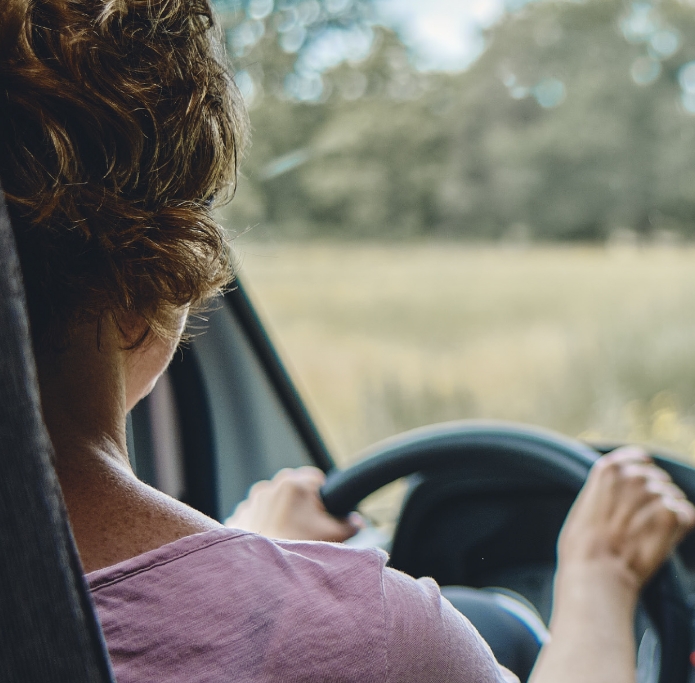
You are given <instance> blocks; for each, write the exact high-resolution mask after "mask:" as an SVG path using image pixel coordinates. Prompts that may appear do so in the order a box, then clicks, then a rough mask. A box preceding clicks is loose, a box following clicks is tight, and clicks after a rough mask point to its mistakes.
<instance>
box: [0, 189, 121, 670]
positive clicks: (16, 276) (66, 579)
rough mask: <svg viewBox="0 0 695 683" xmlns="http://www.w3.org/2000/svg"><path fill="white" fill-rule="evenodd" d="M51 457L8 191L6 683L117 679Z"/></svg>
mask: <svg viewBox="0 0 695 683" xmlns="http://www.w3.org/2000/svg"><path fill="white" fill-rule="evenodd" d="M51 453H52V447H51V443H50V440H49V437H48V433H47V431H46V428H45V426H44V424H43V421H42V418H41V410H40V402H39V391H38V385H37V380H36V370H35V367H34V360H33V353H32V348H31V342H30V337H29V326H28V317H27V311H26V303H25V297H24V290H23V285H22V277H21V271H20V267H19V260H18V257H17V253H16V248H15V240H14V234H13V232H12V228H11V224H10V217H9V214H8V211H7V206H6V204H5V200H4V195H3V193H2V188H0V462H1V463H2V472H1V474H0V680H2V681H8V682H10V681H11V682H14V681H17V682H18V683H19V682H21V683H83V682H84V683H87V682H90V683H106V682H107V681H114V678H113V674H112V671H111V666H110V664H109V659H108V655H107V653H106V648H105V646H104V641H103V638H102V635H101V630H100V627H99V623H98V621H97V619H96V616H95V614H94V610H93V608H92V604H91V601H90V597H89V593H88V591H87V588H86V584H85V582H84V579H83V575H82V570H81V567H80V562H79V559H78V555H77V551H76V548H75V544H74V541H73V539H72V534H71V532H70V527H69V525H68V521H67V515H66V512H65V508H64V504H63V501H62V496H61V493H60V488H59V486H58V481H57V478H56V474H55V471H54V470H53V466H52V464H51Z"/></svg>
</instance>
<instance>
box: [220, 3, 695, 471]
mask: <svg viewBox="0 0 695 683" xmlns="http://www.w3.org/2000/svg"><path fill="white" fill-rule="evenodd" d="M454 5H455V7H454ZM218 7H219V10H220V12H221V17H222V21H223V23H224V26H225V27H226V30H227V43H228V48H229V50H230V53H231V56H232V59H233V61H234V64H235V66H236V68H237V70H238V73H237V81H238V83H239V86H240V87H241V88H242V90H243V92H244V94H245V97H246V99H247V102H248V104H249V107H250V110H251V122H252V126H253V129H254V133H253V135H254V137H253V145H252V147H251V150H250V152H249V154H248V158H247V159H246V160H245V162H244V165H243V171H244V177H243V179H242V180H241V182H240V185H239V188H238V192H237V197H236V198H235V199H234V201H233V202H232V203H231V204H230V205H229V206H228V207H226V208H224V209H222V214H223V217H224V220H225V221H226V225H227V226H228V227H229V229H230V230H232V231H233V232H234V234H236V235H237V237H236V242H235V244H236V249H237V254H238V258H239V265H240V268H239V272H240V275H241V277H242V279H243V280H244V282H245V284H246V285H247V287H248V289H249V290H250V292H251V294H252V296H253V299H254V302H255V303H256V305H257V306H258V308H259V310H260V312H261V314H262V316H263V318H264V320H265V322H266V324H267V326H268V328H269V330H270V333H271V335H272V337H273V339H274V340H275V342H276V343H277V345H278V347H279V350H280V352H281V354H282V355H283V358H284V359H285V361H286V363H287V365H288V367H289V369H290V371H291V372H292V374H293V375H294V377H295V379H296V381H297V384H298V386H299V389H300V391H301V392H302V393H303V395H304V397H305V399H306V400H307V403H308V404H309V408H310V410H311V412H312V413H313V415H314V416H315V418H316V420H317V423H318V425H319V428H320V430H321V431H322V433H323V434H324V436H325V437H326V439H327V441H328V442H329V445H330V446H331V447H332V449H333V451H334V453H335V455H336V458H337V459H338V461H339V462H341V463H345V462H348V461H349V460H350V459H351V458H353V457H354V456H355V454H356V453H357V452H358V451H359V449H361V448H363V447H365V446H367V445H368V444H370V443H373V442H374V441H376V440H378V439H380V438H383V437H386V436H389V435H392V434H394V433H397V432H400V431H403V430H405V429H409V428H412V427H417V426H420V425H424V424H430V423H432V422H438V421H443V420H451V419H460V418H495V419H504V420H514V421H521V422H526V423H531V424H536V425H542V426H545V427H549V428H552V429H555V430H558V431H561V432H563V433H565V434H568V435H571V436H580V437H581V438H586V439H591V440H600V441H639V442H648V443H653V444H657V445H659V446H662V447H666V448H670V449H674V450H676V451H678V452H679V453H680V455H681V457H684V458H691V457H693V456H695V348H694V346H695V344H694V342H695V316H694V315H693V314H694V313H695V311H694V310H693V308H694V307H693V304H694V303H695V299H694V294H695V268H694V267H693V266H695V250H694V249H693V247H692V246H691V240H692V236H693V235H694V234H695V218H694V217H695V211H694V209H695V153H694V152H693V149H695V145H694V144H693V142H695V8H694V7H693V6H691V5H690V4H689V3H688V2H679V1H677V0H663V1H662V2H660V3H647V2H635V3H632V4H629V3H628V4H626V3H623V2H617V1H612V0H600V1H599V0H586V1H585V2H531V3H523V2H522V3H507V4H505V3H503V2H501V0H500V1H499V2H497V1H496V0H486V1H482V2H481V1H478V0H476V1H475V2H473V1H471V2H461V3H446V2H427V1H426V0H422V2H416V1H415V0H411V1H410V2H401V3H397V2H387V1H382V2H366V1H363V2H356V1H351V0H323V1H322V2H319V1H318V0H301V1H298V2H293V1H291V0H284V1H280V2H277V3H275V4H274V3H273V2H272V1H271V0H252V1H251V2H250V3H241V2H226V3H222V2H220V3H218Z"/></svg>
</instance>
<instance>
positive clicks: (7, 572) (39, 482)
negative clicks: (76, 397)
mask: <svg viewBox="0 0 695 683" xmlns="http://www.w3.org/2000/svg"><path fill="white" fill-rule="evenodd" d="M189 331H190V332H191V340H190V342H187V343H186V344H185V345H184V346H183V347H182V348H181V349H180V350H179V351H178V352H177V354H176V356H175V358H174V360H173V362H172V364H171V365H170V367H169V369H168V370H167V372H166V374H165V375H164V376H163V377H162V378H161V379H160V381H159V382H158V383H157V385H156V387H155V389H154V391H153V392H152V393H151V394H150V395H149V396H148V397H147V398H146V399H144V400H143V401H141V402H140V403H139V404H138V405H137V406H136V408H135V409H134V410H133V411H132V413H131V414H130V416H129V423H128V426H129V429H128V447H129V456H130V459H131V462H132V465H133V468H134V470H135V472H136V474H137V475H138V476H139V477H140V478H141V479H142V480H144V481H145V482H147V483H149V484H151V485H152V486H154V487H156V488H158V489H160V490H161V491H163V492H165V493H167V494H169V495H171V496H173V497H175V498H177V499H179V500H181V501H183V502H185V503H187V504H188V505H190V506H192V507H194V508H195V509H197V510H200V511H201V512H203V513H204V514H206V515H209V516H211V517H213V518H214V519H217V520H219V521H224V520H225V519H226V518H227V517H228V516H229V515H230V514H231V513H232V511H233V510H234V508H235V506H236V505H237V504H238V503H239V502H240V501H242V500H243V499H244V498H245V496H246V495H247V493H248V490H249V488H250V487H251V486H252V485H253V484H254V483H255V482H258V481H260V480H263V479H269V478H271V477H272V476H273V475H274V474H275V473H276V472H278V471H279V470H280V469H282V468H285V467H298V466H302V465H314V466H316V467H319V468H320V469H321V470H323V471H324V472H325V473H327V475H328V476H327V481H326V484H325V486H324V487H323V489H322V497H323V501H324V504H325V506H326V508H327V510H328V511H329V512H331V513H332V514H334V515H336V516H339V517H341V516H345V515H347V514H349V513H350V512H351V511H353V510H357V509H359V506H360V504H361V503H362V501H364V500H365V498H367V497H368V496H370V495H371V494H373V493H374V492H376V491H378V490H380V489H381V488H382V487H384V486H386V485H388V484H390V483H392V482H395V481H397V480H401V481H403V482H404V486H405V490H406V493H405V496H404V498H403V500H402V502H401V504H400V508H399V510H398V513H397V519H396V524H395V528H394V529H393V530H389V531H388V532H387V533H384V532H383V530H382V531H380V533H376V534H375V533H373V532H374V529H372V528H370V527H367V529H365V530H364V531H363V532H360V533H359V534H358V535H357V536H356V537H355V538H354V539H351V540H350V541H349V543H351V544H353V545H356V546H360V545H361V546H369V545H373V544H378V545H379V546H380V547H382V548H383V549H385V550H387V551H388V552H389V556H390V560H389V564H390V566H392V567H394V568H395V569H398V570H401V571H403V572H406V573H408V574H410V575H412V576H413V577H416V578H417V577H423V576H430V577H433V578H434V579H435V580H436V581H437V582H438V583H439V584H440V586H442V587H443V592H444V594H445V595H446V596H448V597H449V598H450V599H451V601H452V603H453V604H454V605H456V606H459V608H460V609H461V611H463V612H464V613H465V614H467V616H469V618H471V620H472V621H473V623H474V624H475V625H476V626H478V628H479V630H480V631H481V633H482V634H483V635H484V636H485V637H486V638H487V639H488V640H489V641H490V642H491V643H493V641H495V639H496V638H497V642H494V644H493V650H494V651H495V654H496V655H497V656H498V658H499V659H500V661H502V663H505V661H504V656H505V648H506V647H507V645H509V647H510V648H511V644H509V643H505V642H504V637H502V638H501V641H500V639H499V634H498V633H497V632H496V631H495V630H494V628H493V629H492V630H490V631H486V629H487V628H488V624H487V623H486V622H485V620H484V619H482V618H481V621H480V622H478V621H477V620H476V614H477V612H476V609H477V607H476V606H477V605H478V603H479V604H480V610H481V611H483V612H484V611H487V612H491V611H494V610H498V612H499V619H504V618H506V617H507V616H508V615H509V614H510V613H513V614H514V616H515V619H517V621H518V620H521V621H522V622H523V623H524V624H525V625H526V627H527V631H528V632H529V633H531V634H532V636H533V638H532V641H533V642H532V643H531V645H530V646H529V647H530V648H531V650H532V651H533V652H535V653H536V654H537V652H538V649H539V648H540V646H541V645H542V642H543V637H544V636H543V633H544V627H545V626H547V624H548V621H549V618H550V613H551V609H552V587H553V576H554V572H555V564H556V544H557V538H558V534H559V531H560V528H561V526H562V524H563V521H564V519H565V517H566V515H567V512H568V510H569V508H570V506H571V505H572V503H573V501H574V499H575V497H576V495H577V493H578V492H579V490H580V488H581V487H582V485H583V483H584V481H585V479H586V476H587V473H588V471H589V469H590V467H591V465H592V464H593V463H594V462H595V460H596V459H597V458H599V457H601V456H602V455H604V454H605V453H606V452H608V451H609V450H610V449H611V448H612V447H614V446H616V445H619V444H610V445H606V444H602V443H593V442H592V443H590V442H583V441H579V440H576V439H572V438H569V437H566V436H564V435H561V434H558V433H555V432H553V431H549V430H546V429H541V428H538V427H535V426H532V425H527V424H517V423H513V422H498V421H485V420H461V421H455V422H446V423H440V424H434V425H430V426H425V427H420V428H417V429H414V430H411V431H407V432H404V433H401V434H398V435H396V436H393V437H390V438H388V439H385V440H383V441H380V442H378V443H376V444H374V445H372V446H370V447H369V448H367V449H366V450H364V451H363V452H362V453H360V454H359V455H358V456H357V457H356V458H355V460H354V464H352V465H350V466H349V467H346V468H340V467H338V466H337V465H336V460H335V458H334V456H333V455H332V453H331V449H330V448H329V446H328V444H327V441H326V440H324V438H323V437H322V434H321V432H320V430H319V428H318V427H317V426H316V423H315V421H314V419H313V418H312V415H311V413H310V411H309V409H308V408H307V406H306V404H305V402H304V400H303V399H302V396H301V395H300V392H299V391H298V389H297V388H296V387H295V384H294V382H293V379H292V377H291V376H290V373H289V372H288V371H287V369H286V367H285V365H284V363H283V361H282V360H281V358H280V355H279V354H278V352H277V350H276V349H275V347H274V344H273V342H272V340H271V338H270V336H269V334H268V332H267V331H266V328H265V323H264V321H263V320H262V319H261V317H260V316H259V314H258V313H257V311H256V308H255V307H254V303H253V301H252V298H251V297H250V295H249V293H248V292H247V290H246V288H245V286H244V282H243V277H242V278H240V279H239V278H238V279H237V280H236V282H235V284H234V286H233V287H232V288H231V290H230V291H228V292H227V293H226V294H225V295H224V296H223V297H222V298H220V299H219V300H218V301H217V302H215V305H214V306H213V307H212V309H211V310H209V311H207V312H206V313H205V314H204V315H201V316H200V317H199V318H198V319H195V320H193V321H192V322H191V324H190V330H189ZM0 437H1V438H0V457H2V460H3V468H4V469H3V477H2V478H1V479H0V490H1V492H2V493H1V495H2V504H0V530H1V532H0V573H1V575H2V581H1V582H0V615H2V616H0V620H1V621H2V626H1V627H0V628H2V639H1V641H2V644H1V645H0V679H2V680H7V681H23V682H27V683H34V682H36V683H38V682H39V681H42V682H46V681H49V682H53V681H55V682H56V683H57V682H68V681H70V682H71V683H72V682H81V681H85V682H86V681H104V682H106V681H112V680H113V674H112V673H111V670H110V665H109V662H108V656H107V654H106V649H105V646H104V643H103V640H102V637H101V634H100V631H99V625H98V622H97V619H96V617H95V615H94V613H93V610H92V608H91V605H90V602H89V598H88V595H87V592H86V588H85V585H84V582H83V580H82V577H81V571H80V567H79V562H78V560H77V554H76V550H75V548H74V544H73V542H72V540H71V536H70V533H69V527H68V522H67V517H66V514H65V511H64V509H63V507H62V504H61V501H60V495H59V494H58V488H57V486H58V485H57V481H56V478H55V473H54V472H53V469H52V465H51V458H50V444H49V440H48V436H47V434H46V431H45V427H43V425H42V423H41V417H40V408H39V399H38V389H37V386H36V380H35V371H34V369H33V366H32V360H31V350H30V341H29V336H28V330H27V315H26V311H25V309H24V304H23V294H22V290H21V274H20V272H19V266H18V262H17V257H16V254H15V251H14V247H13V238H12V228H11V225H10V220H9V217H8V215H7V211H6V210H5V205H4V200H3V199H2V195H1V191H0ZM652 455H653V457H654V459H655V461H656V462H657V464H658V465H660V466H661V467H663V468H664V469H665V470H667V471H668V472H669V474H670V475H671V476H672V478H673V480H674V481H675V483H676V484H677V485H678V486H679V487H681V488H682V489H683V491H684V492H685V493H686V494H687V496H688V498H689V499H690V500H691V501H693V502H695V467H692V466H690V465H689V464H687V463H685V462H683V461H682V460H678V459H676V458H674V457H672V456H671V455H669V453H667V452H661V451H654V452H652ZM375 539H376V540H375ZM469 589H474V591H473V592H468V591H469ZM467 610H468V611H467ZM534 620H535V621H534ZM635 642H636V649H637V653H638V658H637V671H638V675H637V680H638V683H689V682H691V683H695V666H693V663H692V662H693V658H692V655H691V653H694V652H695V531H693V532H692V533H691V534H690V535H688V536H687V537H686V538H685V540H684V541H683V542H682V543H681V544H680V546H679V548H678V550H677V552H676V553H675V555H674V556H673V557H672V558H671V559H670V560H669V561H668V562H667V563H666V565H665V566H664V567H663V568H662V570H661V571H660V572H659V573H658V574H657V575H656V576H655V577H654V579H653V580H652V581H651V583H650V584H649V585H648V586H647V588H646V589H645V590H644V591H643V594H642V598H641V601H640V604H639V607H638V610H637V615H636V619H635ZM525 656H526V655H523V654H518V653H515V652H510V653H509V660H508V661H509V662H510V667H511V668H513V669H515V672H516V673H517V674H518V675H519V677H520V679H521V681H522V683H523V682H524V681H526V679H527V677H528V675H529V673H530V670H531V667H532V666H533V658H531V659H530V660H529V659H528V657H526V659H525V658H524V657H525Z"/></svg>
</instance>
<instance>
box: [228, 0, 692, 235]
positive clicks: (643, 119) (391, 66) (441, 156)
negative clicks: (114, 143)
mask: <svg viewBox="0 0 695 683" xmlns="http://www.w3.org/2000/svg"><path fill="white" fill-rule="evenodd" d="M346 6H347V5H346ZM350 7H352V5H350ZM283 11H284V10H283ZM278 16H279V15H278ZM357 19H359V17H357V15H352V18H351V19H350V22H353V23H352V24H350V22H347V20H346V24H345V26H351V27H352V28H349V30H360V31H365V32H367V33H364V35H365V36H367V35H368V37H369V41H370V50H369V51H368V53H366V52H365V55H366V56H360V59H359V60H352V61H351V60H350V59H347V60H342V61H337V62H335V63H333V62H331V61H330V60H324V62H323V66H322V65H321V63H320V61H319V62H317V61H316V60H315V61H314V62H313V64H314V66H315V67H317V68H315V69H314V70H313V73H311V69H309V70H307V69H306V63H305V62H302V57H301V52H291V51H288V50H286V49H283V47H282V44H281V42H279V41H278V35H279V34H278V32H277V30H275V29H272V30H270V29H267V30H265V32H264V34H263V36H262V37H261V38H259V40H258V41H257V42H256V43H255V44H254V45H253V46H252V47H251V48H249V49H248V50H246V51H245V52H243V54H242V53H239V54H237V58H236V59H237V63H238V65H239V67H240V69H241V70H242V72H243V74H244V76H243V77H244V78H247V77H248V78H250V79H252V81H253V88H252V89H251V90H253V93H254V95H253V99H252V112H251V118H252V124H253V127H254V142H253V146H252V149H251V151H250V155H249V157H248V159H247V160H246V162H245V164H244V173H245V177H244V179H243V181H242V183H241V185H240V188H239V193H238V194H239V196H238V198H237V199H236V200H235V201H234V203H233V204H232V205H231V208H230V209H229V215H230V217H231V221H232V223H233V225H234V226H235V228H236V229H244V228H245V227H246V226H247V225H255V224H270V225H272V226H273V229H274V231H275V232H274V234H275V235H276V236H277V235H283V234H284V235H287V236H288V237H289V236H298V235H334V234H340V235H342V236H370V237H375V238H404V237H416V236H424V235H435V236H442V237H461V238H472V239H499V238H501V237H505V236H506V237H509V238H515V239H526V238H534V239H544V240H596V239H605V238H606V237H609V236H611V235H620V234H637V235H644V236H662V237H663V236H677V235H682V236H684V237H690V236H693V235H695V114H694V113H693V112H695V66H694V64H695V9H694V8H693V7H692V6H691V5H689V4H687V3H684V2H681V1H679V0H662V2H661V3H660V4H654V5H650V4H646V3H635V4H633V5H628V6H626V5H625V4H624V3H623V2H622V1H621V0H586V2H582V3H578V2H548V1H546V2H537V3H534V4H530V5H527V6H526V7H525V8H523V9H522V10H520V11H518V12H515V13H511V14H509V15H507V17H506V18H505V19H504V20H503V21H501V22H500V23H499V24H497V25H496V26H495V27H493V28H492V29H491V30H490V31H489V33H488V35H487V36H486V40H487V49H486V50H485V52H484V53H483V55H482V56H481V57H480V58H479V59H478V61H477V62H475V63H474V64H473V65H472V66H471V67H470V68H469V69H468V70H467V71H465V72H461V73H420V72H418V71H417V70H416V69H415V68H414V67H413V66H412V65H411V61H410V59H409V54H408V50H407V47H406V46H404V45H403V44H402V43H401V42H400V40H399V38H398V36H397V35H396V34H394V33H392V32H390V31H388V30H386V29H384V28H379V27H378V26H375V25H373V24H370V25H367V24H365V23H363V24H360V22H359V21H357ZM274 21H275V24H273V23H272V22H271V21H270V19H268V21H267V23H268V25H269V26H271V25H272V26H276V27H277V26H280V24H278V23H277V20H274ZM325 26H326V24H324V28H325ZM356 26H357V27H358V28H355V27H356ZM346 30H348V29H346ZM285 47H287V46H285ZM347 56H348V57H350V54H347ZM297 64H299V67H298V66H297ZM302 64H304V65H303V66H302ZM317 64H318V66H317ZM326 64H328V65H329V66H326ZM302 69H305V70H304V71H302ZM305 77H306V78H314V77H316V78H317V79H319V80H320V88H318V87H315V88H314V90H313V91H311V93H310V94H311V97H304V95H306V93H307V92H309V90H305V91H302V90H301V88H300V89H297V88H296V87H295V89H294V90H293V87H294V86H293V85H292V84H293V83H294V84H295V86H296V83H295V81H293V80H292V79H293V78H305ZM302 93H304V95H303V94H302ZM302 100H307V101H302Z"/></svg>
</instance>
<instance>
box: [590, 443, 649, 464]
mask: <svg viewBox="0 0 695 683" xmlns="http://www.w3.org/2000/svg"><path fill="white" fill-rule="evenodd" d="M599 462H606V463H617V464H625V463H628V462H651V458H650V457H649V454H648V453H647V451H645V450H644V448H641V447H640V446H632V445H631V446H621V447H620V448H616V449H615V450H614V451H611V452H610V453H606V455H604V456H603V457H602V458H601V459H600V460H599Z"/></svg>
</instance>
